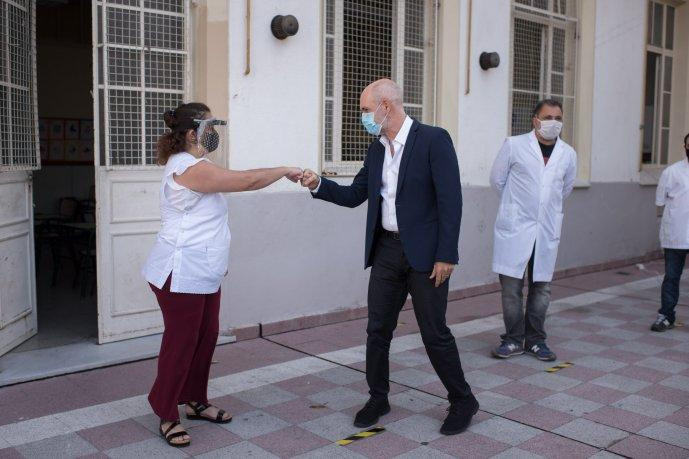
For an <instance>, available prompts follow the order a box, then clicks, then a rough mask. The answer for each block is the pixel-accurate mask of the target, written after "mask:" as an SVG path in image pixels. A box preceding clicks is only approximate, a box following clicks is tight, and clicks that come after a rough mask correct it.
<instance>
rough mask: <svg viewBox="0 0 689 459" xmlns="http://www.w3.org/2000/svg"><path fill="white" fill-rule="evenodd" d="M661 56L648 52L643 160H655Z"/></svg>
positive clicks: (648, 161)
mask: <svg viewBox="0 0 689 459" xmlns="http://www.w3.org/2000/svg"><path fill="white" fill-rule="evenodd" d="M658 58H659V56H658V55H657V54H655V53H646V90H645V97H644V135H643V149H642V161H643V162H644V163H651V162H652V161H653V137H654V136H653V134H654V132H655V123H654V114H655V98H656V97H655V96H656V70H657V62H658Z"/></svg>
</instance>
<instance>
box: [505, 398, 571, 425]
mask: <svg viewBox="0 0 689 459" xmlns="http://www.w3.org/2000/svg"><path fill="white" fill-rule="evenodd" d="M503 417H506V418H508V419H511V420H513V421H517V422H521V423H522V424H526V425H529V426H532V427H536V428H538V429H542V430H553V429H555V428H557V427H560V426H561V425H564V424H567V423H568V422H570V421H572V420H574V416H572V415H569V414H567V413H563V412H561V411H556V410H552V409H550V408H546V407H544V406H540V405H535V404H533V403H530V404H528V405H525V406H522V407H519V408H517V409H515V410H512V411H509V412H507V413H505V414H503Z"/></svg>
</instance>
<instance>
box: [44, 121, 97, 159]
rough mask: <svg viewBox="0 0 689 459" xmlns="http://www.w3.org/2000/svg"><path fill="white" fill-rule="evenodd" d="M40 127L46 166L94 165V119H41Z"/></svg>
mask: <svg viewBox="0 0 689 459" xmlns="http://www.w3.org/2000/svg"><path fill="white" fill-rule="evenodd" d="M38 126H39V137H40V139H41V159H42V161H43V163H44V164H46V165H51V164H52V165H68V164H93V120H92V119H70V118H64V119H62V118H40V119H39V120H38Z"/></svg>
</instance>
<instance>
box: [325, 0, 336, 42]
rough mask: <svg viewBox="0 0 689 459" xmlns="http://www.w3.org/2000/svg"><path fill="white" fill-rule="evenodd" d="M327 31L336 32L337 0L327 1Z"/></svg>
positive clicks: (330, 33)
mask: <svg viewBox="0 0 689 459" xmlns="http://www.w3.org/2000/svg"><path fill="white" fill-rule="evenodd" d="M325 33H327V34H328V35H333V34H334V33H335V0H326V1H325Z"/></svg>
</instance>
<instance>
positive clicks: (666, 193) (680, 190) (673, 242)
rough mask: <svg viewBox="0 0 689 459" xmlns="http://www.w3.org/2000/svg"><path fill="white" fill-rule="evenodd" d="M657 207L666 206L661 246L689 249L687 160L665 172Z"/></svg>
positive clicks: (662, 224) (661, 180) (658, 194)
mask: <svg viewBox="0 0 689 459" xmlns="http://www.w3.org/2000/svg"><path fill="white" fill-rule="evenodd" d="M656 205H657V206H665V209H663V219H662V221H661V222H660V245H661V246H662V247H663V248H664V249H689V162H687V160H686V159H683V160H682V161H678V162H676V163H675V164H673V165H672V166H670V167H668V168H666V169H665V170H664V171H663V173H662V175H661V176H660V181H659V182H658V188H657V189H656Z"/></svg>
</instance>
